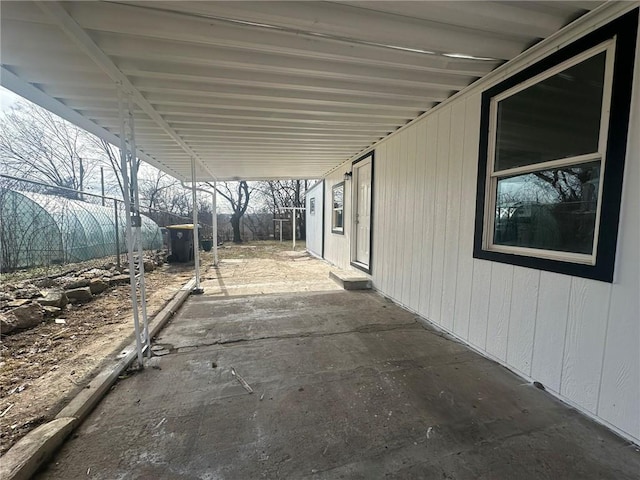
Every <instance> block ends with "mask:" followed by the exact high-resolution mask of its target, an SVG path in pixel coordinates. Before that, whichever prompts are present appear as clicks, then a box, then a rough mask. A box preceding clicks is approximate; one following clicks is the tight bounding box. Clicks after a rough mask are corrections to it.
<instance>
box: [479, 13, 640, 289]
mask: <svg viewBox="0 0 640 480" xmlns="http://www.w3.org/2000/svg"><path fill="white" fill-rule="evenodd" d="M638 11H639V9H634V10H633V11H631V12H629V13H627V14H625V15H623V16H621V17H619V18H618V19H616V20H614V21H612V22H610V23H608V24H607V25H605V26H603V27H601V28H599V29H597V30H595V31H594V32H592V33H590V34H588V35H586V36H584V37H582V38H580V39H578V40H576V41H575V42H573V43H572V44H570V45H568V46H566V47H564V48H562V49H560V50H558V51H557V52H555V53H553V54H551V55H549V56H548V57H546V58H544V59H542V60H541V61H539V62H537V63H536V64H534V65H532V66H530V67H528V68H526V69H525V70H523V71H521V72H519V73H517V74H515V75H513V76H511V77H509V78H507V79H506V80H504V81H502V82H500V83H499V84H497V85H495V86H493V87H491V88H489V89H488V90H486V91H484V92H483V94H482V106H481V122H480V146H479V157H478V180H477V192H476V217H475V237H474V248H473V256H474V258H478V259H483V260H490V261H495V262H500V263H507V264H511V265H519V266H522V267H528V268H534V269H538V270H545V271H551V272H556V273H562V274H566V275H572V276H577V277H583V278H591V279H594V280H600V281H605V282H612V281H613V276H614V269H615V252H616V246H617V238H618V224H619V219H620V204H621V200H622V184H623V177H624V163H625V157H626V148H627V138H628V133H629V132H628V129H629V114H630V108H631V97H632V90H633V71H634V60H635V49H636V35H637V29H638ZM612 38H615V39H616V43H615V61H614V65H613V82H612V87H611V105H610V114H609V124H608V126H606V128H607V133H608V135H607V145H606V150H605V151H606V154H605V155H606V159H607V160H606V162H607V163H606V170H605V172H604V176H603V188H602V197H601V210H600V217H599V219H598V220H599V230H600V233H599V238H598V244H597V249H596V252H595V264H593V265H587V264H580V263H573V262H569V261H562V260H554V259H549V258H540V257H537V256H525V255H518V254H511V253H503V252H497V251H492V250H486V249H485V248H484V247H485V245H484V233H485V228H486V225H487V222H486V220H485V205H486V190H487V187H486V182H487V169H488V167H489V165H488V162H489V161H492V162H493V158H491V159H490V158H489V151H488V149H489V140H490V139H489V124H490V107H491V100H492V98H494V97H496V96H498V95H500V94H501V93H502V92H505V91H507V90H509V89H511V88H513V87H515V86H517V85H519V84H521V83H523V82H526V81H527V80H530V79H531V78H533V77H535V76H537V75H539V74H541V73H544V72H546V71H548V70H550V69H552V68H554V67H556V66H558V65H559V64H561V63H563V62H566V61H567V60H570V59H572V58H574V57H576V56H578V55H580V54H582V53H583V52H585V51H587V50H589V49H591V48H593V47H596V46H597V45H599V44H601V43H603V42H606V41H607V40H610V39H612Z"/></svg>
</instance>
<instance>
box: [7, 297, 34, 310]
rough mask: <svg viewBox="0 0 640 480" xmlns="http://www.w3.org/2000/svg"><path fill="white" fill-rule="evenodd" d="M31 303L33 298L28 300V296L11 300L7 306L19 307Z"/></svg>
mask: <svg viewBox="0 0 640 480" xmlns="http://www.w3.org/2000/svg"><path fill="white" fill-rule="evenodd" d="M29 303H31V300H27V299H26V298H19V299H17V300H11V301H10V302H7V305H6V306H7V307H8V308H18V307H21V306H23V305H27V304H29Z"/></svg>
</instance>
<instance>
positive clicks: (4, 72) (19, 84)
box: [0, 66, 176, 173]
mask: <svg viewBox="0 0 640 480" xmlns="http://www.w3.org/2000/svg"><path fill="white" fill-rule="evenodd" d="M0 84H1V85H2V86H3V87H5V88H6V89H8V90H11V91H12V92H14V93H16V94H17V95H20V96H21V97H24V98H27V99H29V101H31V102H33V103H35V104H37V105H39V106H41V107H42V108H44V109H46V110H49V111H50V112H51V113H54V114H55V115H58V116H59V117H61V118H64V119H65V120H67V121H68V122H71V123H73V124H74V125H77V126H78V127H80V128H83V129H84V130H86V131H87V132H89V133H92V134H93V135H95V136H97V137H99V138H101V139H103V140H104V141H106V142H109V143H111V144H112V145H115V146H119V145H120V138H119V137H118V136H117V135H115V134H114V133H112V132H110V131H109V130H107V129H105V128H103V127H101V126H100V125H98V124H97V123H95V122H93V121H91V120H90V119H89V118H87V117H85V116H83V115H81V114H79V113H78V112H77V111H75V110H73V109H71V108H69V107H68V106H67V105H65V104H63V103H62V102H60V101H58V100H56V99H55V98H52V97H51V96H49V95H47V94H46V93H45V92H43V91H42V90H39V89H38V88H36V87H35V86H33V85H31V84H30V83H27V82H25V81H24V80H22V79H21V78H20V77H18V76H16V75H15V74H14V73H13V72H11V71H10V70H8V69H7V68H6V67H4V66H3V67H1V69H0ZM113 93H114V94H116V90H115V88H114V89H113ZM138 150H139V153H140V158H142V159H143V160H144V161H145V162H147V163H149V164H150V165H153V166H155V167H157V168H160V169H162V170H164V171H167V172H172V173H176V172H173V170H172V169H171V167H169V166H167V165H165V164H164V163H162V162H161V161H159V160H157V159H156V158H154V157H152V156H151V155H149V154H148V153H147V152H146V151H145V150H140V149H138Z"/></svg>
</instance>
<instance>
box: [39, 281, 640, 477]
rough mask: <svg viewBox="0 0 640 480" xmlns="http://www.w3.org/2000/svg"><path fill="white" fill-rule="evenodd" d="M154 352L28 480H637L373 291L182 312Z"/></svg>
mask: <svg viewBox="0 0 640 480" xmlns="http://www.w3.org/2000/svg"><path fill="white" fill-rule="evenodd" d="M157 342H158V343H160V344H162V345H163V346H164V347H165V348H170V352H171V353H170V354H168V355H165V356H162V357H157V358H155V359H154V368H148V369H146V370H145V371H144V372H143V373H140V374H136V375H133V376H131V377H130V378H127V379H126V380H123V381H121V382H120V383H119V384H117V387H116V388H115V389H114V390H113V391H112V392H111V393H110V394H109V395H108V396H107V397H106V398H105V399H104V401H103V402H102V403H101V404H100V405H99V406H98V408H97V409H96V410H95V411H94V412H93V414H92V415H91V416H90V417H89V419H88V420H87V421H86V422H85V423H84V424H83V425H82V426H81V427H80V428H79V430H78V431H77V435H76V436H75V437H74V438H72V439H71V440H70V441H69V442H68V443H67V444H66V445H65V446H64V448H63V449H62V450H61V451H60V452H59V454H58V455H57V457H56V458H54V460H53V461H52V462H51V463H50V464H49V466H48V468H47V469H46V470H45V471H43V472H41V474H40V475H39V476H38V478H40V479H45V478H46V479H69V478H93V479H114V478H117V479H134V478H136V479H249V478H266V479H277V478H283V479H285V478H286V479H288V478H310V479H316V478H320V479H335V478H349V479H376V478H385V477H393V478H403V479H404V478H409V479H410V478H456V479H478V478H481V479H500V478H509V479H510V478H518V479H541V478H554V479H555V478H576V479H578V478H579V479H596V478H598V479H601V478H616V479H637V478H638V477H639V473H638V472H640V454H639V453H638V452H637V451H636V450H635V448H634V447H630V446H628V445H627V444H625V442H624V441H622V440H621V439H620V438H618V437H616V436H615V435H614V434H612V433H611V432H609V431H608V430H606V429H605V428H603V427H601V426H599V425H597V424H595V423H594V422H592V421H590V420H588V419H587V418H585V417H584V416H583V415H581V414H579V413H577V412H576V411H574V410H572V409H570V408H568V407H567V406H565V405H563V404H561V403H560V402H558V401H556V400H555V399H553V398H552V397H550V396H549V395H548V394H546V393H545V392H544V391H541V390H538V389H536V388H535V387H533V386H530V385H523V382H522V379H520V378H518V377H516V376H515V375H513V374H512V373H510V372H509V371H507V370H506V369H504V368H503V367H501V366H499V365H497V364H495V363H493V362H491V361H489V360H486V359H484V358H482V357H480V356H478V355H477V354H475V353H474V352H472V351H471V350H469V349H468V348H466V347H465V346H464V345H462V344H460V343H458V342H455V341H452V340H451V339H448V338H447V336H446V335H442V334H441V333H440V332H437V331H435V330H427V329H424V328H423V327H422V326H421V325H420V324H419V323H418V322H416V318H415V316H414V315H413V314H411V313H409V312H406V311H404V310H402V309H400V308H399V307H397V306H395V305H393V304H391V303H390V302H388V301H387V300H385V299H383V298H382V297H380V296H378V295H376V294H375V293H372V292H346V291H337V292H336V291H333V292H307V293H293V294H291V293H290V294H276V295H264V296H246V297H235V298H230V297H227V298H218V299H212V298H211V297H210V296H207V295H204V296H198V297H191V298H190V299H189V300H188V301H187V303H186V304H185V306H184V308H183V309H182V310H181V311H180V312H178V314H177V315H176V316H175V318H174V319H173V320H172V322H171V323H170V324H169V325H168V326H167V327H166V329H165V330H164V331H163V332H162V334H161V338H159V339H157ZM232 368H233V369H235V371H236V372H237V373H238V374H240V375H241V376H242V377H243V378H244V379H245V380H246V381H247V382H248V383H249V385H250V386H251V388H252V389H253V391H254V393H253V394H249V393H247V391H246V390H245V389H244V388H243V387H242V385H241V384H240V383H239V382H238V381H237V380H236V378H235V377H234V376H233V375H232V374H231V369H232Z"/></svg>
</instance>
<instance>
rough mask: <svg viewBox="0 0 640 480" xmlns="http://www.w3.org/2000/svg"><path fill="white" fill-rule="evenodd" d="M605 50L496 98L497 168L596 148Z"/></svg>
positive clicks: (535, 161)
mask: <svg viewBox="0 0 640 480" xmlns="http://www.w3.org/2000/svg"><path fill="white" fill-rule="evenodd" d="M605 59H606V53H605V52H602V53H599V54H597V55H595V56H593V57H591V58H589V59H587V60H585V61H583V62H581V63H578V64H577V65H574V66H573V67H570V68H568V69H566V70H563V71H562V72H560V73H558V74H556V75H553V76H551V77H549V78H547V79H545V80H542V81H541V82H538V83H536V84H535V85H532V86H530V87H528V88H526V89H524V90H522V91H520V92H518V93H516V94H514V95H512V96H510V97H507V98H505V99H504V100H501V101H500V102H498V112H497V113H498V118H497V137H496V160H495V171H500V170H506V169H509V168H515V167H520V166H524V165H530V164H532V163H540V162H546V161H549V160H558V159H562V158H567V157H574V156H577V155H583V154H587V153H594V152H597V151H598V138H599V133H600V113H601V110H602V95H603V93H602V92H603V90H604V71H605Z"/></svg>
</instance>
